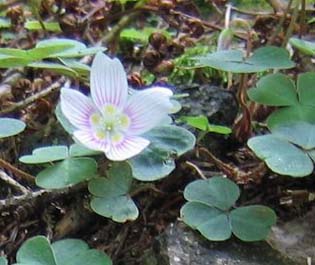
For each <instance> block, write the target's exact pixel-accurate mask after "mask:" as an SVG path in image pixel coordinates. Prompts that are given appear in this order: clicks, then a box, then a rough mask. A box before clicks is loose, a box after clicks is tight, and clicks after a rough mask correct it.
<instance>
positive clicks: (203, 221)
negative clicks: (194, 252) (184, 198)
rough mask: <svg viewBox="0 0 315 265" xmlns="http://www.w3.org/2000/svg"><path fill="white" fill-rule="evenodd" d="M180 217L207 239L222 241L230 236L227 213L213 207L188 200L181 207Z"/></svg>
mask: <svg viewBox="0 0 315 265" xmlns="http://www.w3.org/2000/svg"><path fill="white" fill-rule="evenodd" d="M181 218H182V219H183V220H184V222H185V223H186V224H187V225H189V226H190V227H192V228H193V229H197V230H198V231H199V232H200V233H201V234H202V235H203V236H204V237H205V238H207V239H209V240H213V241H223V240H226V239H228V238H230V237H231V234H232V231H231V229H230V224H229V220H228V215H227V214H226V213H224V212H223V211H221V210H219V209H216V208H214V207H210V206H208V205H205V204H202V203H199V202H188V203H186V204H185V205H184V206H183V207H182V209H181Z"/></svg>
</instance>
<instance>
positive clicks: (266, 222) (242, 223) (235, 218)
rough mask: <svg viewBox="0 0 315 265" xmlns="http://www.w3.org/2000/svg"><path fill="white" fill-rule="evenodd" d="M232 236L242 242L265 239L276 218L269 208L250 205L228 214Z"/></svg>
mask: <svg viewBox="0 0 315 265" xmlns="http://www.w3.org/2000/svg"><path fill="white" fill-rule="evenodd" d="M230 220H231V225H232V231H233V234H235V235H236V236H237V237H238V238H239V239H241V240H243V241H258V240H263V239H265V238H266V237H267V235H268V233H269V231H270V228H271V226H272V225H274V224H275V223H276V220H277V216H276V214H275V212H274V211H273V210H272V209H270V208H269V207H266V206H262V205H252V206H246V207H240V208H237V209H234V210H233V211H232V212H231V213H230Z"/></svg>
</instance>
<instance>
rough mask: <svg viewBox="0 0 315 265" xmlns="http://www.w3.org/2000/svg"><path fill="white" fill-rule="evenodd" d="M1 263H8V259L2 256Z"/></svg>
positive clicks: (0, 264)
mask: <svg viewBox="0 0 315 265" xmlns="http://www.w3.org/2000/svg"><path fill="white" fill-rule="evenodd" d="M0 265H8V261H7V259H6V258H5V257H0Z"/></svg>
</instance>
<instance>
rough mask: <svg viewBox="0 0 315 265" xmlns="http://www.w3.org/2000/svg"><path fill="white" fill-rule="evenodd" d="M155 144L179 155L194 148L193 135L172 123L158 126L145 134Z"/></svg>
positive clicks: (194, 140)
mask: <svg viewBox="0 0 315 265" xmlns="http://www.w3.org/2000/svg"><path fill="white" fill-rule="evenodd" d="M145 138H146V139H148V140H150V142H151V143H153V144H154V145H155V146H157V147H158V148H160V149H163V150H165V151H168V152H170V153H174V154H176V155H177V156H180V155H182V154H184V153H186V152H187V151H189V150H191V149H193V148H194V146H195V143H196V139H195V136H194V135H193V134H192V133H191V132H189V131H188V130H186V129H184V128H181V127H177V126H174V125H166V126H159V127H156V128H154V129H152V130H151V131H150V132H149V133H146V134H145Z"/></svg>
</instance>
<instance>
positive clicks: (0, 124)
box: [0, 118, 26, 138]
mask: <svg viewBox="0 0 315 265" xmlns="http://www.w3.org/2000/svg"><path fill="white" fill-rule="evenodd" d="M25 126H26V125H25V123H24V122H22V121H20V120H17V119H12V118H0V138H5V137H9V136H13V135H16V134H18V133H20V132H22V131H23V130H24V129H25Z"/></svg>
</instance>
